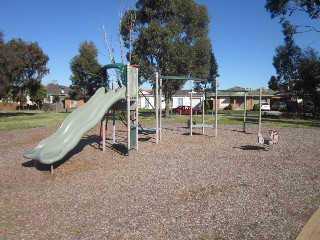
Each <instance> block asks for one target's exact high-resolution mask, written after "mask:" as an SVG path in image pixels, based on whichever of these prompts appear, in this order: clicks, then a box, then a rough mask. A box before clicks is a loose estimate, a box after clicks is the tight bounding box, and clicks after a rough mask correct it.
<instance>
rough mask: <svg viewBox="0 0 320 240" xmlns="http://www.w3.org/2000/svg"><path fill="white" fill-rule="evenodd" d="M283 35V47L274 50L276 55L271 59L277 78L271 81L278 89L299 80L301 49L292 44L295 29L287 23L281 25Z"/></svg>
mask: <svg viewBox="0 0 320 240" xmlns="http://www.w3.org/2000/svg"><path fill="white" fill-rule="evenodd" d="M282 27H283V34H284V43H285V44H284V45H281V46H278V47H277V48H276V55H275V56H274V57H273V66H274V67H275V69H276V72H277V75H278V77H277V78H275V79H272V80H273V84H277V85H278V86H279V88H282V89H283V88H284V86H287V87H288V85H292V84H294V81H295V80H296V79H298V78H299V75H298V69H299V61H300V58H301V55H302V50H301V48H300V47H299V46H298V45H296V44H295V42H294V34H295V28H294V27H293V26H291V25H290V24H289V23H288V22H284V23H283V24H282Z"/></svg>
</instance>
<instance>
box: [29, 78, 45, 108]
mask: <svg viewBox="0 0 320 240" xmlns="http://www.w3.org/2000/svg"><path fill="white" fill-rule="evenodd" d="M29 94H30V100H31V101H32V102H35V103H37V106H38V109H39V110H40V109H41V108H42V103H43V99H44V98H45V97H46V96H47V88H46V87H45V86H44V85H42V84H41V85H40V86H39V88H38V89H37V91H36V92H34V93H31V92H30V93H29Z"/></svg>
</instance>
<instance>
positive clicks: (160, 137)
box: [159, 78, 162, 141]
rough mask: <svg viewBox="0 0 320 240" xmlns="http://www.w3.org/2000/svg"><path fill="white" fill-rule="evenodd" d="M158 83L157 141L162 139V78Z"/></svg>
mask: <svg viewBox="0 0 320 240" xmlns="http://www.w3.org/2000/svg"><path fill="white" fill-rule="evenodd" d="M159 85H160V89H159V90H160V94H159V95H160V96H159V111H160V115H159V125H160V126H159V141H161V140H162V79H161V78H160V79H159Z"/></svg>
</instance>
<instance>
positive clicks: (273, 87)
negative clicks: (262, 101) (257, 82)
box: [268, 76, 280, 91]
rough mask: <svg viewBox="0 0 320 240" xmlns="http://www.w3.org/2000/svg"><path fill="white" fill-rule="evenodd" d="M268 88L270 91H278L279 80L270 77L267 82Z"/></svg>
mask: <svg viewBox="0 0 320 240" xmlns="http://www.w3.org/2000/svg"><path fill="white" fill-rule="evenodd" d="M268 87H269V89H271V90H274V91H278V90H279V89H280V88H279V80H278V79H277V78H276V77H275V76H271V78H270V80H269V82H268Z"/></svg>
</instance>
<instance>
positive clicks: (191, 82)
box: [190, 80, 193, 136]
mask: <svg viewBox="0 0 320 240" xmlns="http://www.w3.org/2000/svg"><path fill="white" fill-rule="evenodd" d="M192 85H193V80H191V81H190V89H191V93H190V136H192V125H193V123H192V122H193V121H192V110H193V109H192Z"/></svg>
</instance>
